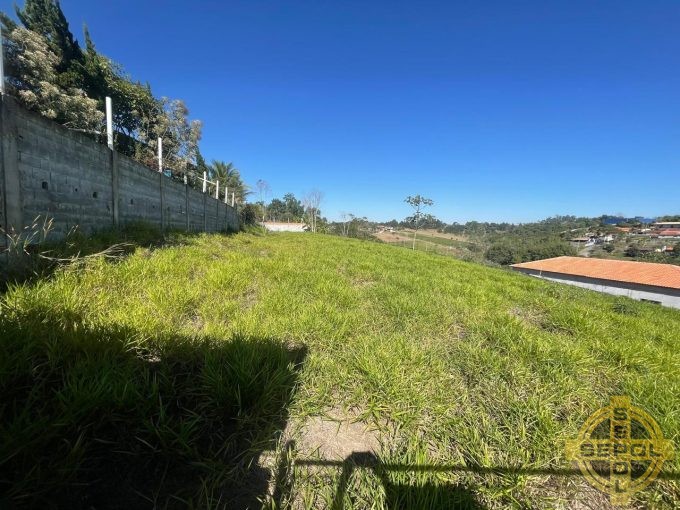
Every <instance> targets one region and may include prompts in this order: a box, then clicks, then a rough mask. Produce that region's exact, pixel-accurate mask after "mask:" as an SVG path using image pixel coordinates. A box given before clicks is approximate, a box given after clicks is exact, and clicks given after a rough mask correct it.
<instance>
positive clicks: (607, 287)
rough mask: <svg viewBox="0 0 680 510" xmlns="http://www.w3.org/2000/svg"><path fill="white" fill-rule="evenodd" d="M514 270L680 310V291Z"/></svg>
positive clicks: (521, 269)
mask: <svg viewBox="0 0 680 510" xmlns="http://www.w3.org/2000/svg"><path fill="white" fill-rule="evenodd" d="M513 269H514V270H515V271H519V272H521V273H524V274H528V275H530V276H535V277H537V278H543V279H545V280H550V281H553V282H559V283H566V284H567V285H574V286H576V287H581V288H584V289H589V290H594V291H597V292H604V293H606V294H613V295H615V296H625V297H629V298H631V299H636V300H638V301H642V300H645V301H654V302H657V303H660V304H662V305H664V306H668V307H671V308H678V309H680V289H670V288H666V287H655V286H652V285H640V284H637V283H625V282H614V281H611V280H602V279H599V278H588V277H585V276H572V275H565V274H561V273H551V272H548V271H536V270H535V269H527V268H522V267H515V268H513Z"/></svg>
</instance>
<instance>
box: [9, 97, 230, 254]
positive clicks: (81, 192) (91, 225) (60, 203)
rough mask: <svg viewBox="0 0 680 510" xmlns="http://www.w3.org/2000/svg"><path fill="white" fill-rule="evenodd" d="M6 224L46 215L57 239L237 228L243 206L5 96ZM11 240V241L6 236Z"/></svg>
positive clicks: (19, 227)
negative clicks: (109, 232) (136, 230)
mask: <svg viewBox="0 0 680 510" xmlns="http://www.w3.org/2000/svg"><path fill="white" fill-rule="evenodd" d="M0 134H1V135H2V144H1V145H0V149H1V150H2V154H1V156H0V226H1V227H2V228H3V229H4V230H5V231H8V232H9V231H11V230H12V229H14V231H16V232H18V231H21V230H22V229H23V228H24V227H25V226H27V225H30V224H31V222H32V221H33V219H34V218H35V217H36V216H38V215H40V216H42V217H45V216H47V217H50V218H52V219H53V230H52V233H51V237H54V238H58V237H62V236H64V235H65V234H66V233H67V232H68V231H69V230H71V229H72V228H74V227H76V226H77V227H78V229H79V230H81V231H84V232H86V233H89V232H93V231H95V230H101V229H104V228H109V227H112V226H122V225H125V224H127V223H130V222H136V221H143V222H147V223H150V224H153V225H156V226H158V227H161V228H164V229H183V230H192V231H208V232H216V231H226V230H237V229H238V226H239V225H238V215H237V212H236V209H235V208H233V207H231V206H229V205H227V204H225V203H223V202H220V201H219V200H216V199H215V198H214V197H209V196H207V195H205V194H203V193H201V192H199V191H196V190H194V189H192V188H189V187H188V186H185V185H184V184H182V183H180V182H177V181H174V180H172V179H171V178H170V177H167V176H165V175H163V174H161V173H159V172H154V171H153V170H150V169H149V168H147V167H145V166H144V165H141V164H139V163H137V162H136V161H133V160H132V159H130V158H127V157H125V156H123V155H120V154H118V153H116V152H114V151H111V150H110V149H109V148H108V147H106V146H105V145H101V144H99V143H96V142H95V141H93V140H90V139H89V138H87V137H86V136H84V135H82V134H80V133H77V132H74V131H70V130H68V129H66V128H64V127H63V126H60V125H58V124H56V123H55V122H52V121H50V120H49V119H45V118H44V117H41V116H40V115H38V114H36V113H33V112H30V111H28V110H26V109H24V108H23V107H21V106H20V105H19V104H18V103H17V102H16V100H14V99H13V98H11V97H7V96H5V97H2V98H0ZM2 238H3V242H6V239H5V236H2Z"/></svg>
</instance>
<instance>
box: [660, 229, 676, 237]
mask: <svg viewBox="0 0 680 510" xmlns="http://www.w3.org/2000/svg"><path fill="white" fill-rule="evenodd" d="M654 233H655V234H656V235H658V236H678V237H680V229H678V228H673V229H668V230H659V231H658V232H654Z"/></svg>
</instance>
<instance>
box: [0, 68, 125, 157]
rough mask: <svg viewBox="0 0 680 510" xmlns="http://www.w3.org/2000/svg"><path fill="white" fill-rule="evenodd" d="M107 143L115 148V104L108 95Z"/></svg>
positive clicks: (111, 147) (110, 147)
mask: <svg viewBox="0 0 680 510" xmlns="http://www.w3.org/2000/svg"><path fill="white" fill-rule="evenodd" d="M3 82H4V80H3ZM106 145H108V146H109V149H111V150H113V105H112V104H111V98H110V97H108V96H106Z"/></svg>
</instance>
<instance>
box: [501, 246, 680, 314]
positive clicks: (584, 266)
mask: <svg viewBox="0 0 680 510" xmlns="http://www.w3.org/2000/svg"><path fill="white" fill-rule="evenodd" d="M511 267H512V269H514V270H515V271H519V272H521V273H524V274H528V275H530V276H535V277H537V278H544V279H546V280H551V281H554V282H560V283H566V284H568V285H575V286H577V287H583V288H586V289H590V290H595V291H598V292H605V293H607V294H614V295H616V296H626V297H629V298H632V299H637V300H640V301H648V302H652V303H658V304H662V305H664V306H669V307H672V308H678V309H680V266H675V265H672V264H655V263H651V262H630V261H627V260H606V259H594V258H581V257H555V258H552V259H545V260H536V261H534V262H523V263H521V264H514V265H512V266H511Z"/></svg>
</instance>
